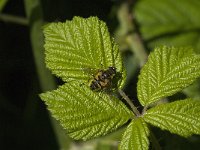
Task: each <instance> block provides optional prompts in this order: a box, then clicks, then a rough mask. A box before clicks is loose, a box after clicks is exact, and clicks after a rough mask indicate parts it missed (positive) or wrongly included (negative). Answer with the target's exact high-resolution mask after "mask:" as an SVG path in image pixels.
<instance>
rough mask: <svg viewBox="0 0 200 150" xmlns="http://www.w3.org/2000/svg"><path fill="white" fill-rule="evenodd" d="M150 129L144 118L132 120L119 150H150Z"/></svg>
mask: <svg viewBox="0 0 200 150" xmlns="http://www.w3.org/2000/svg"><path fill="white" fill-rule="evenodd" d="M148 136H149V129H148V126H147V124H146V123H145V122H144V120H143V119H142V118H137V119H136V120H132V122H131V123H130V124H129V125H128V127H127V129H126V131H125V132H124V134H123V136H122V141H121V143H120V145H119V150H132V149H133V150H148V148H149V139H148Z"/></svg>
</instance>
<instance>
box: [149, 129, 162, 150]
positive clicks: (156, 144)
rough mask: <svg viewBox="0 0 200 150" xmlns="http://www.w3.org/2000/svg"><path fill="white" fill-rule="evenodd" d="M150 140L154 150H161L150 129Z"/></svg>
mask: <svg viewBox="0 0 200 150" xmlns="http://www.w3.org/2000/svg"><path fill="white" fill-rule="evenodd" d="M150 140H151V142H152V145H153V147H154V149H155V150H161V147H160V144H159V143H158V140H157V139H156V137H155V135H154V133H153V132H152V131H151V133H150Z"/></svg>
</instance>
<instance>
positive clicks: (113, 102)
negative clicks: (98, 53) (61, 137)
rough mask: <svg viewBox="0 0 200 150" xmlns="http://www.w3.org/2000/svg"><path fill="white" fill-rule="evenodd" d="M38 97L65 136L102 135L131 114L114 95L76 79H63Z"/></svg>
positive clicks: (85, 137)
mask: <svg viewBox="0 0 200 150" xmlns="http://www.w3.org/2000/svg"><path fill="white" fill-rule="evenodd" d="M40 97H41V99H42V100H43V101H45V103H46V104H47V106H48V109H49V110H50V112H51V113H52V115H53V116H54V117H55V118H56V119H57V120H59V121H60V123H61V125H62V126H63V128H64V129H66V130H67V132H68V133H69V136H71V137H72V138H74V139H76V140H79V139H82V140H88V139H91V138H94V137H98V136H102V135H105V134H107V133H109V132H111V131H113V130H116V129H117V128H118V127H120V126H122V125H123V124H124V123H126V122H127V121H128V120H129V119H130V118H132V117H134V116H133V115H134V114H133V113H132V112H131V111H130V110H129V109H128V108H127V107H126V106H125V105H124V104H123V103H122V102H121V101H120V100H118V99H117V98H115V97H114V96H112V95H108V94H105V93H104V92H98V93H97V92H93V91H91V90H90V88H89V87H88V86H87V85H84V84H83V85H80V83H78V82H70V83H66V84H64V85H63V86H60V87H59V88H58V89H57V90H54V91H51V92H47V93H43V94H41V95H40Z"/></svg>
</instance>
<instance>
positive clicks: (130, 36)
mask: <svg viewBox="0 0 200 150" xmlns="http://www.w3.org/2000/svg"><path fill="white" fill-rule="evenodd" d="M133 18H134V17H133V15H132V13H130V10H129V5H128V3H124V4H122V5H121V7H120V8H119V11H118V19H119V22H120V30H121V31H120V33H121V34H120V36H121V39H125V41H124V42H125V43H126V44H127V45H128V47H129V48H130V50H131V51H132V52H133V53H134V54H135V56H136V58H137V59H138V62H139V65H140V67H142V66H143V65H144V64H145V62H146V60H147V53H146V49H145V47H144V44H143V41H142V38H141V37H140V35H139V34H138V33H137V32H136V27H135V24H134V20H133Z"/></svg>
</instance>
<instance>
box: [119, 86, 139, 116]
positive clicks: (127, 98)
mask: <svg viewBox="0 0 200 150" xmlns="http://www.w3.org/2000/svg"><path fill="white" fill-rule="evenodd" d="M118 92H119V94H120V95H121V96H122V97H123V99H124V100H125V101H126V102H127V103H128V105H129V106H130V107H131V109H132V110H133V112H134V114H135V115H136V116H140V112H139V111H138V110H137V108H136V107H135V106H134V105H133V103H132V101H131V100H130V99H129V97H128V96H127V95H126V94H125V93H124V91H122V90H121V89H118Z"/></svg>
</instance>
